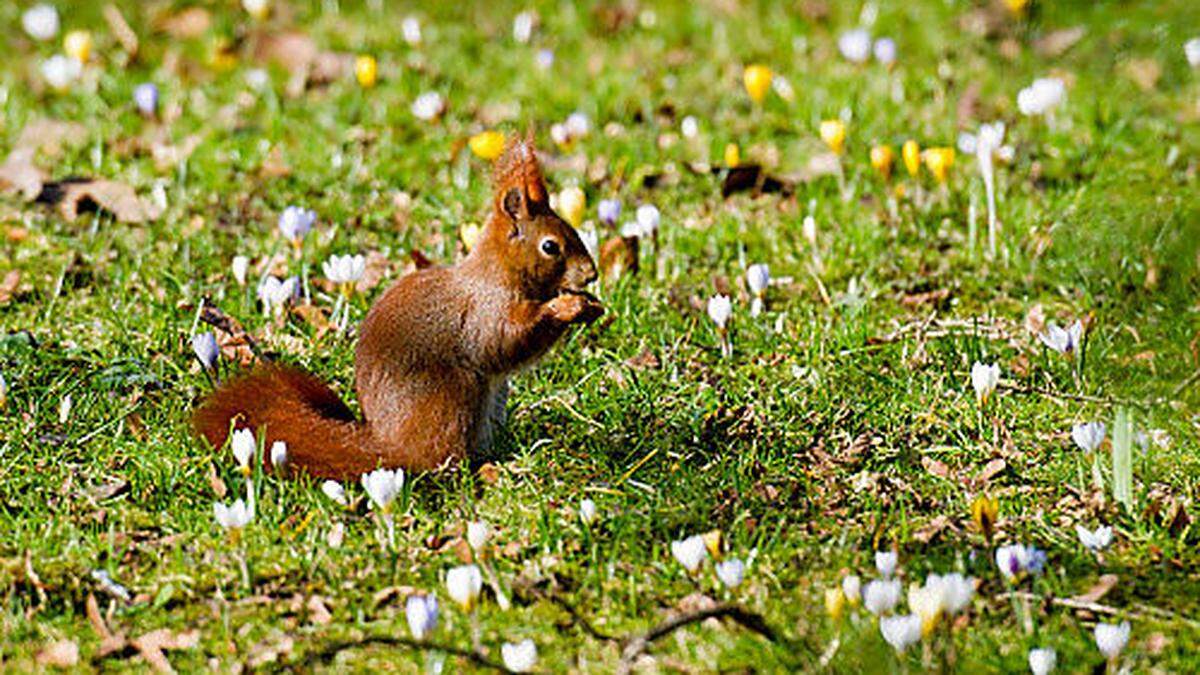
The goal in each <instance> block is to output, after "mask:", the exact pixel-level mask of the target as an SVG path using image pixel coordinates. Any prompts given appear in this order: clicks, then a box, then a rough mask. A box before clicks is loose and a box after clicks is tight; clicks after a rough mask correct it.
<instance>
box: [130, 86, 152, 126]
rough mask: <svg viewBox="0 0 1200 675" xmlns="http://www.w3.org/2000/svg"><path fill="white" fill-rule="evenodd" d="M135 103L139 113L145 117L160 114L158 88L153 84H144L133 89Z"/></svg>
mask: <svg viewBox="0 0 1200 675" xmlns="http://www.w3.org/2000/svg"><path fill="white" fill-rule="evenodd" d="M133 103H134V105H136V106H137V109H138V112H140V113H141V114H142V115H143V116H145V117H154V116H155V115H157V114H158V86H156V85H155V84H154V83H153V82H143V83H142V84H139V85H138V86H136V87H134V89H133Z"/></svg>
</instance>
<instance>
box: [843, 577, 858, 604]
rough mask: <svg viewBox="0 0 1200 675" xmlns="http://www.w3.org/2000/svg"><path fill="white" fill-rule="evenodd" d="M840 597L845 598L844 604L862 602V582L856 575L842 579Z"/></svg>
mask: <svg viewBox="0 0 1200 675" xmlns="http://www.w3.org/2000/svg"><path fill="white" fill-rule="evenodd" d="M842 595H844V596H846V602H849V603H850V604H851V605H856V604H858V603H859V602H860V601H862V580H861V579H859V578H858V575H857V574H850V575H848V576H846V577H845V578H844V579H842Z"/></svg>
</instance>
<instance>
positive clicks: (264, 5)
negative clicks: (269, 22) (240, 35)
mask: <svg viewBox="0 0 1200 675" xmlns="http://www.w3.org/2000/svg"><path fill="white" fill-rule="evenodd" d="M242 9H244V10H246V13H247V14H249V15H250V16H252V17H254V18H255V19H256V20H258V21H263V20H265V19H266V18H267V16H269V15H270V14H271V0H242Z"/></svg>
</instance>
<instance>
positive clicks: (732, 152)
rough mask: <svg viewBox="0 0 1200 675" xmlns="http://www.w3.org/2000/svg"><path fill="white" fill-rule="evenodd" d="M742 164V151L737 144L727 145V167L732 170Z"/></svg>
mask: <svg viewBox="0 0 1200 675" xmlns="http://www.w3.org/2000/svg"><path fill="white" fill-rule="evenodd" d="M741 163H742V151H741V150H739V149H738V146H737V143H727V144H726V145H725V166H727V167H729V168H730V169H732V168H734V167H735V166H738V165H739V164H741Z"/></svg>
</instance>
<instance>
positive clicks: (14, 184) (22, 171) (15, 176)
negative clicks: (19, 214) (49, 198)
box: [0, 148, 49, 201]
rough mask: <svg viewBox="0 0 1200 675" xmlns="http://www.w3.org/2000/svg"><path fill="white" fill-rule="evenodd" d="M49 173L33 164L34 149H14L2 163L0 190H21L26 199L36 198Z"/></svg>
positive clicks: (0, 166) (0, 168) (0, 167)
mask: <svg viewBox="0 0 1200 675" xmlns="http://www.w3.org/2000/svg"><path fill="white" fill-rule="evenodd" d="M47 178H49V175H48V174H46V172H45V171H42V170H41V169H39V168H37V167H36V166H34V165H33V151H32V150H29V149H27V148H26V149H18V150H13V151H12V153H10V154H9V156H8V159H6V160H4V164H0V190H4V191H7V192H19V193H21V196H22V197H24V199H25V201H30V200H33V199H36V198H37V196H38V194H39V193H41V191H42V184H43V183H45V181H46V179H47Z"/></svg>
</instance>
